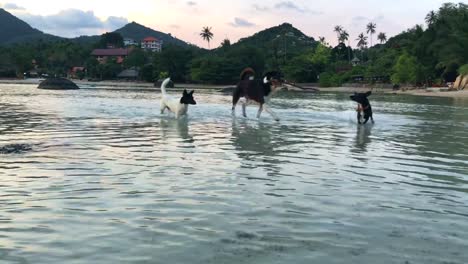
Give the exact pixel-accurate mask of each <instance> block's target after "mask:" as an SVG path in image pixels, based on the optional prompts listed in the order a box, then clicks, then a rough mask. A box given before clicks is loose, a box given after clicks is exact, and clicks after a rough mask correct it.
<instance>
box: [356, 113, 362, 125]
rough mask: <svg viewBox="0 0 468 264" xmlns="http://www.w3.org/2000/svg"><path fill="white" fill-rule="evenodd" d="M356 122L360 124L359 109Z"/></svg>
mask: <svg viewBox="0 0 468 264" xmlns="http://www.w3.org/2000/svg"><path fill="white" fill-rule="evenodd" d="M357 122H358V124H361V111H358V112H357Z"/></svg>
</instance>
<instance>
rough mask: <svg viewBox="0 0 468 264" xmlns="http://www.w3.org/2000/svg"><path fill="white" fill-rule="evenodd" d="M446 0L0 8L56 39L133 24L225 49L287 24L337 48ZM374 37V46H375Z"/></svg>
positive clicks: (107, 2)
mask: <svg viewBox="0 0 468 264" xmlns="http://www.w3.org/2000/svg"><path fill="white" fill-rule="evenodd" d="M446 2H454V3H458V2H463V3H465V2H466V3H468V1H461V0H458V1H448V0H290V1H283V0H256V1H246V0H237V1H233V0H216V1H214V0H211V1H208V0H172V1H169V0H132V1H116V0H79V1H64V0H41V1H38V0H10V1H8V0H6V1H5V0H0V7H1V8H4V9H6V10H7V11H8V12H10V13H12V14H13V15H15V16H17V17H19V18H21V19H22V20H24V21H26V22H27V23H29V24H30V25H31V26H32V27H34V28H37V29H39V30H41V31H43V32H45V33H49V34H53V35H58V36H62V37H76V36H80V35H99V34H102V33H105V32H109V31H113V30H116V29H118V28H120V27H122V26H124V25H125V24H127V23H129V22H132V21H135V22H137V23H139V24H142V25H144V26H147V27H150V28H152V29H154V30H158V31H161V32H165V33H171V34H172V36H175V37H177V38H179V39H182V40H184V41H187V42H189V43H192V44H195V45H198V46H201V47H205V48H206V47H207V43H206V41H203V40H202V39H201V37H200V32H201V30H202V28H203V27H205V26H208V27H211V31H212V32H213V34H214V37H213V39H212V40H211V48H215V47H218V46H219V45H220V43H221V42H222V41H223V40H224V39H226V38H227V39H229V40H230V41H231V43H234V42H236V41H238V40H239V39H240V38H244V37H248V36H251V35H253V34H255V33H256V32H258V31H261V30H263V29H266V28H269V27H273V26H277V25H280V24H282V23H284V22H288V23H291V24H292V25H293V26H294V27H296V28H298V29H299V30H301V31H302V32H303V33H305V34H306V35H308V36H311V37H314V38H315V39H318V37H319V36H323V37H325V38H326V40H327V42H329V43H330V44H331V45H335V44H336V43H337V35H336V33H335V32H333V29H334V27H335V26H336V25H341V26H342V27H343V28H344V29H345V30H347V31H348V32H349V34H350V40H351V43H352V45H355V44H356V41H355V39H356V38H357V36H358V35H359V33H361V32H364V33H365V26H366V24H368V23H369V22H374V23H376V24H377V29H376V31H377V33H379V32H384V33H386V34H387V37H391V36H394V35H396V34H398V33H401V32H402V31H404V30H406V29H408V28H411V27H413V26H415V25H416V24H424V18H425V16H426V15H427V13H428V12H429V11H431V10H438V9H439V7H440V6H441V5H442V4H443V3H446ZM375 38H376V37H375V36H374V43H375V42H376V39H375Z"/></svg>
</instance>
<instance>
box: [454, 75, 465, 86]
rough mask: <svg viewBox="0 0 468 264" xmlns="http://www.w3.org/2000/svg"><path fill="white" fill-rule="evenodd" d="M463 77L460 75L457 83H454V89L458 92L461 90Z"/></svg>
mask: <svg viewBox="0 0 468 264" xmlns="http://www.w3.org/2000/svg"><path fill="white" fill-rule="evenodd" d="M462 78H463V76H461V75H459V76H458V77H457V79H456V80H455V82H454V83H453V89H455V90H458V89H460V83H461V81H462Z"/></svg>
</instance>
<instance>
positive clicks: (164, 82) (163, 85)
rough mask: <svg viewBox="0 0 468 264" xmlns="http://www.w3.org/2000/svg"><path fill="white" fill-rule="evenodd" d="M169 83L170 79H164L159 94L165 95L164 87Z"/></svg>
mask: <svg viewBox="0 0 468 264" xmlns="http://www.w3.org/2000/svg"><path fill="white" fill-rule="evenodd" d="M170 81H171V78H166V79H165V80H164V81H163V82H162V84H161V93H162V94H163V95H166V86H167V84H168V83H169V82H170Z"/></svg>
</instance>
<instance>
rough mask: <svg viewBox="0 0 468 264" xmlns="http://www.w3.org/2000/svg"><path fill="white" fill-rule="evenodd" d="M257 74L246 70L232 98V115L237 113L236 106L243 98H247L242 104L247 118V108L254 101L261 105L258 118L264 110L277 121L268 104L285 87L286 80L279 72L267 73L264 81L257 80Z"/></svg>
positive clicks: (249, 69)
mask: <svg viewBox="0 0 468 264" xmlns="http://www.w3.org/2000/svg"><path fill="white" fill-rule="evenodd" d="M254 75H255V72H254V71H253V69H251V68H247V69H244V70H243V71H242V73H241V80H240V82H239V83H238V84H237V86H236V88H235V89H234V92H233V96H232V113H234V112H235V109H236V104H237V102H238V101H239V99H240V98H241V97H244V98H245V102H243V103H242V114H243V115H244V117H246V116H247V115H246V112H245V108H246V106H247V104H248V103H249V102H250V101H253V102H255V103H257V104H259V105H260V107H259V109H258V112H257V118H260V114H261V113H262V110H263V109H265V111H267V112H268V113H270V114H271V116H273V118H274V119H275V120H277V121H278V120H279V118H278V117H277V116H276V115H275V113H274V112H273V111H272V110H271V109H270V107H269V106H268V102H269V100H270V98H271V96H272V95H273V94H274V93H275V92H277V91H278V90H280V89H281V88H283V87H284V85H283V82H284V80H283V79H282V77H281V74H280V73H279V72H277V71H271V72H267V73H266V74H265V75H264V76H263V79H262V80H255V79H254V78H253V77H254Z"/></svg>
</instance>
